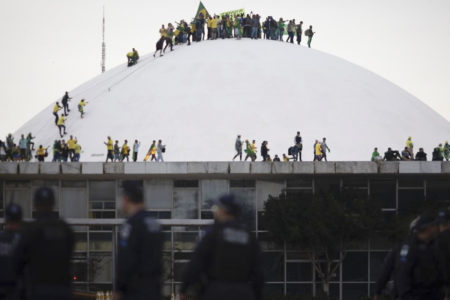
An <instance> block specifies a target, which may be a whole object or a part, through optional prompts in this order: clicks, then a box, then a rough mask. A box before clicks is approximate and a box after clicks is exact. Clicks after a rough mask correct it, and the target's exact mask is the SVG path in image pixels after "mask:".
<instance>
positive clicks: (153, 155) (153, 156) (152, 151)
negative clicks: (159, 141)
mask: <svg viewBox="0 0 450 300" xmlns="http://www.w3.org/2000/svg"><path fill="white" fill-rule="evenodd" d="M148 155H150V156H151V159H150V161H153V160H155V161H156V141H153V143H152V145H151V146H150V149H149V150H148Z"/></svg>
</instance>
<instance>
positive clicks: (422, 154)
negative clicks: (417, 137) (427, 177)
mask: <svg viewBox="0 0 450 300" xmlns="http://www.w3.org/2000/svg"><path fill="white" fill-rule="evenodd" d="M415 160H418V161H427V154H426V153H425V152H424V151H423V148H419V152H417V153H416V159H415Z"/></svg>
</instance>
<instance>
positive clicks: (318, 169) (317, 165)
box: [314, 161, 336, 174]
mask: <svg viewBox="0 0 450 300" xmlns="http://www.w3.org/2000/svg"><path fill="white" fill-rule="evenodd" d="M314 173H315V174H336V163H334V162H324V161H316V162H314Z"/></svg>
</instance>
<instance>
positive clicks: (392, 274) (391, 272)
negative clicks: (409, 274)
mask: <svg viewBox="0 0 450 300" xmlns="http://www.w3.org/2000/svg"><path fill="white" fill-rule="evenodd" d="M403 247H405V246H404V245H401V244H398V245H396V246H395V247H393V248H392V249H391V251H390V252H389V253H388V255H387V256H386V258H385V259H384V263H383V267H382V269H381V273H380V275H379V277H378V279H377V283H376V285H375V292H374V295H375V296H374V300H378V299H380V296H381V295H382V294H383V290H384V289H385V288H386V287H388V289H389V294H390V295H391V297H392V299H397V296H398V291H397V287H396V285H395V284H396V281H397V279H396V277H397V275H398V267H399V265H400V253H401V251H402V249H403V250H404V248H403ZM390 280H392V284H391V285H388V283H389V282H390Z"/></svg>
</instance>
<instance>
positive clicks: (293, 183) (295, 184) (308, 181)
mask: <svg viewBox="0 0 450 300" xmlns="http://www.w3.org/2000/svg"><path fill="white" fill-rule="evenodd" d="M286 187H287V188H312V177H300V178H292V179H288V180H287V181H286Z"/></svg>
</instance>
